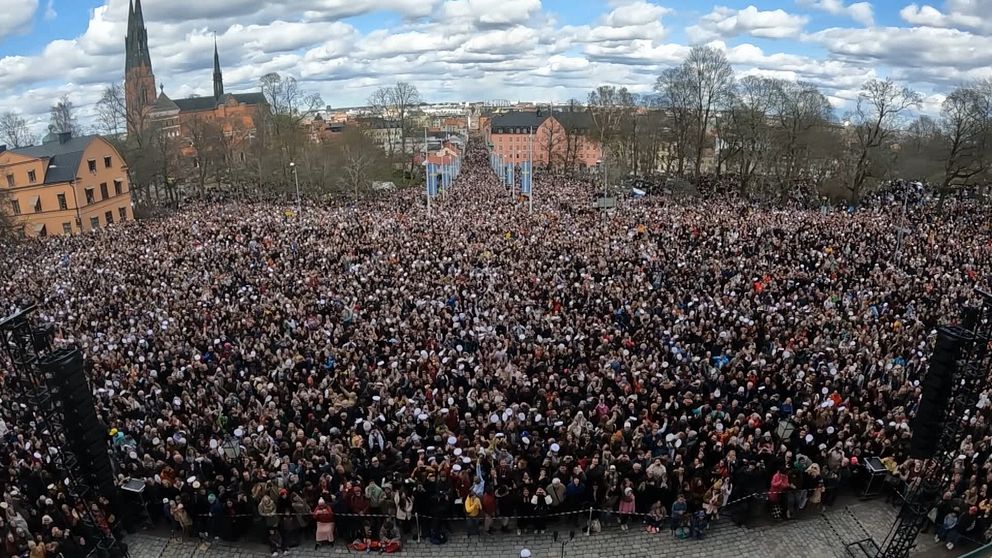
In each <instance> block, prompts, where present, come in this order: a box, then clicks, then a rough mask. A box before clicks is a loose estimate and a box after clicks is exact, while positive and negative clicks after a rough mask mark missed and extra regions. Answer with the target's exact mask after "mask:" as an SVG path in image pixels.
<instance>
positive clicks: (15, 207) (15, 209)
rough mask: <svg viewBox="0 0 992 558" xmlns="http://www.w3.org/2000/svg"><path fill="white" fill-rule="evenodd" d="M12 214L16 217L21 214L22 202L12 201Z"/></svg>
mask: <svg viewBox="0 0 992 558" xmlns="http://www.w3.org/2000/svg"><path fill="white" fill-rule="evenodd" d="M10 212H11V213H13V214H14V215H20V214H21V202H19V201H17V200H10Z"/></svg>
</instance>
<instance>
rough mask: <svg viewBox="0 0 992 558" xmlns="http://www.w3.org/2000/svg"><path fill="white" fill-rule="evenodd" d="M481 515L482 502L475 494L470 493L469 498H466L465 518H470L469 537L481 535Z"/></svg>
mask: <svg viewBox="0 0 992 558" xmlns="http://www.w3.org/2000/svg"><path fill="white" fill-rule="evenodd" d="M481 515H482V500H479V497H478V496H476V495H475V493H474V492H469V493H468V496H466V497H465V517H467V518H468V534H469V535H478V534H479V517H480V516H481Z"/></svg>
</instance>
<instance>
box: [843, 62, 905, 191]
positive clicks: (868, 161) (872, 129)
mask: <svg viewBox="0 0 992 558" xmlns="http://www.w3.org/2000/svg"><path fill="white" fill-rule="evenodd" d="M921 102H922V97H921V96H920V94H919V93H917V92H916V91H913V90H912V89H909V88H908V87H900V86H899V85H897V84H896V83H895V82H894V81H892V80H891V79H886V80H884V81H883V80H878V79H872V80H869V81H868V82H866V83H865V84H864V86H863V88H862V90H861V93H860V94H859V95H858V102H857V105H856V106H855V109H854V112H853V114H852V115H851V116H850V118H849V122H850V125H849V127H850V128H851V132H852V134H853V138H852V140H853V141H852V147H853V152H852V153H851V161H850V162H849V163H848V164H847V165H846V170H847V174H848V177H847V190H848V192H849V193H850V195H851V197H852V198H853V199H854V200H855V201H857V200H859V199H860V198H861V195H862V193H863V191H864V188H865V186H866V185H868V181H869V180H871V179H874V180H881V179H882V178H883V177H884V175H885V172H886V171H887V170H888V168H889V166H890V165H891V163H892V153H893V149H892V144H893V140H894V139H895V138H896V134H897V133H898V128H899V125H900V124H901V121H902V119H903V118H905V117H906V115H907V114H908V113H909V111H910V110H912V109H913V108H915V107H918V106H919V105H920V103H921Z"/></svg>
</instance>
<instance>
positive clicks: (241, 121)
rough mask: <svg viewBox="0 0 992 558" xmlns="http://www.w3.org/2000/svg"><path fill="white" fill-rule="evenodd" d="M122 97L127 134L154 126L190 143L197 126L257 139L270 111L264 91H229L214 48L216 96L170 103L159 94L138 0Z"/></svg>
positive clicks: (131, 17)
mask: <svg viewBox="0 0 992 558" xmlns="http://www.w3.org/2000/svg"><path fill="white" fill-rule="evenodd" d="M124 44H125V49H126V56H125V63H124V96H125V102H126V105H127V108H126V110H127V114H128V118H127V125H128V134H134V133H140V132H142V131H144V130H146V129H147V128H148V127H149V126H151V125H155V126H156V127H157V128H159V129H160V130H161V131H162V132H163V133H165V134H166V136H167V137H172V138H181V139H186V138H188V136H189V135H190V133H191V128H192V127H194V126H197V125H198V124H199V123H201V122H204V123H210V125H213V126H218V127H219V128H220V129H221V130H223V133H224V134H225V135H226V136H227V137H228V138H232V139H233V141H235V142H237V141H241V140H248V139H251V138H252V137H253V136H254V133H255V120H256V117H257V115H258V111H259V110H268V108H267V104H266V101H265V96H264V95H262V93H225V92H224V78H223V75H222V73H221V70H220V56H219V54H218V52H217V45H216V44H214V75H213V95H212V96H209V97H189V98H185V99H170V98H169V97H168V96H167V95H166V94H165V91H164V88H163V90H162V91H161V92H159V94H158V95H157V96H156V95H155V74H154V73H153V72H152V61H151V56H150V54H149V51H148V32H147V30H146V29H145V20H144V15H143V13H142V10H141V0H134V2H133V3H132V4H131V5H130V7H129V11H128V21H127V36H126V37H125V39H124Z"/></svg>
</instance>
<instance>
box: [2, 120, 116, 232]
mask: <svg viewBox="0 0 992 558" xmlns="http://www.w3.org/2000/svg"><path fill="white" fill-rule="evenodd" d="M0 204H3V205H4V206H5V207H2V208H0V209H2V210H3V211H5V212H6V213H7V214H9V215H12V216H13V218H14V223H15V226H17V227H19V228H20V229H21V232H22V233H23V234H24V235H26V236H47V235H57V234H73V233H78V232H83V231H92V230H95V229H98V228H100V227H103V226H106V225H110V224H112V223H119V222H121V221H127V220H130V219H133V218H134V213H133V210H132V207H131V188H130V185H129V184H128V180H127V165H126V164H125V163H124V159H123V157H121V154H120V153H118V152H117V149H115V148H114V146H113V145H111V144H110V142H108V141H107V140H105V139H103V138H102V137H100V136H82V137H78V138H74V137H71V135H69V134H49V135H48V136H46V138H45V141H44V143H42V145H35V146H31V147H21V148H16V149H10V150H6V149H3V148H2V147H0Z"/></svg>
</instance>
